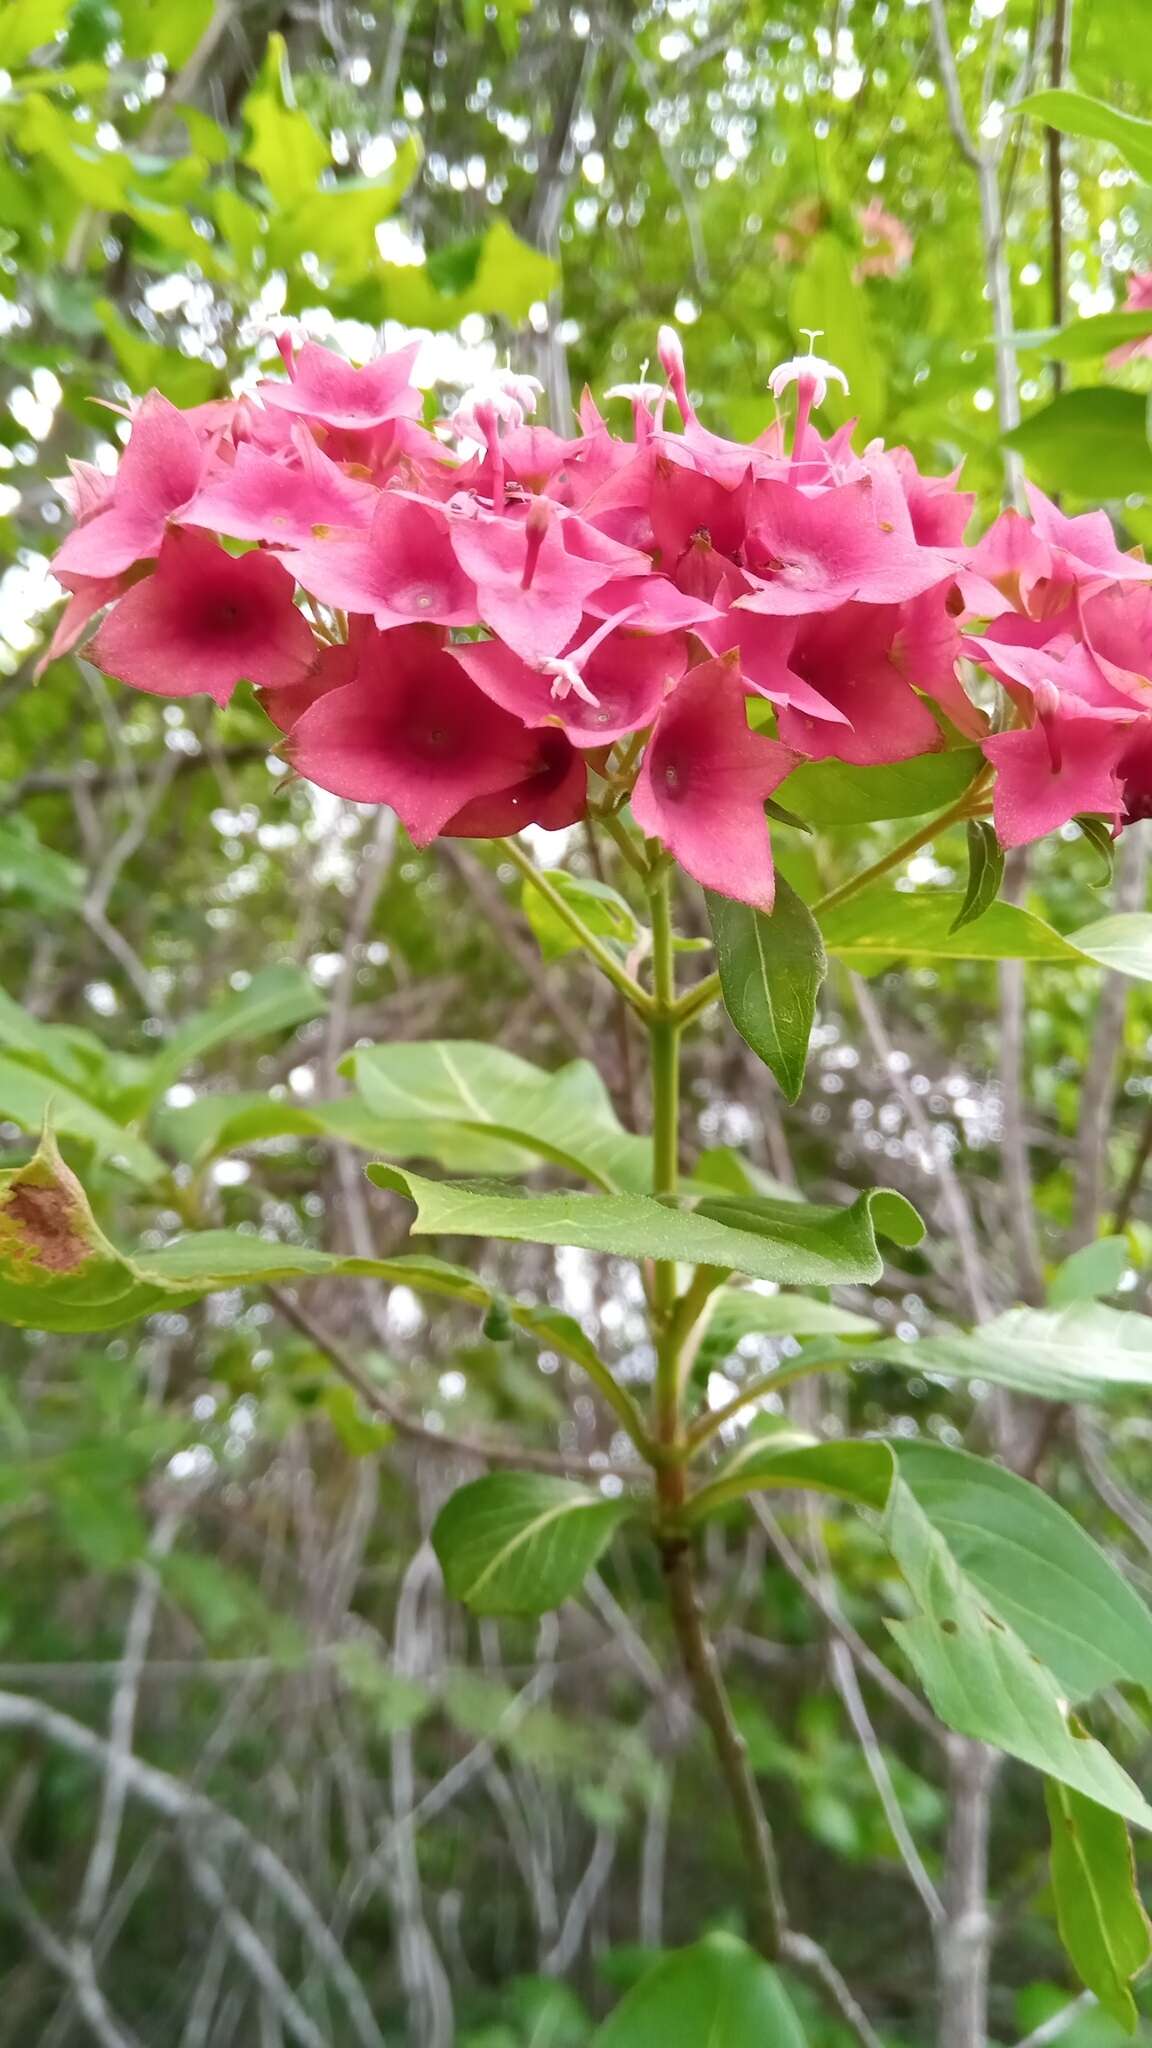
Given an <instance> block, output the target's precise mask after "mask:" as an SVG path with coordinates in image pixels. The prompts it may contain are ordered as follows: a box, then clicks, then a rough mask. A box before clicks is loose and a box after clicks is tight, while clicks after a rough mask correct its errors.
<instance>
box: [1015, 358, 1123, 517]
mask: <svg viewBox="0 0 1152 2048" xmlns="http://www.w3.org/2000/svg"><path fill="white" fill-rule="evenodd" d="M1146 415H1147V400H1146V399H1145V398H1144V397H1143V396H1142V395H1141V394H1140V393H1139V392H1136V391H1121V390H1120V389H1119V388H1118V387H1117V386H1115V385H1111V384H1100V385H1089V386H1086V387H1084V388H1082V389H1080V390H1077V391H1062V392H1061V393H1060V396H1059V397H1058V398H1054V399H1053V400H1052V401H1051V403H1050V404H1048V405H1045V406H1042V407H1041V408H1040V410H1039V412H1034V413H1030V414H1029V416H1028V418H1027V419H1026V420H1024V421H1023V422H1022V423H1021V425H1020V426H1018V427H1014V428H1013V429H1012V431H1011V433H1008V434H1005V435H1004V436H1003V440H1004V445H1005V446H1006V447H1008V448H1014V449H1015V450H1016V453H1017V454H1018V455H1019V456H1021V457H1022V459H1023V462H1024V466H1025V468H1026V469H1027V471H1028V473H1029V475H1030V476H1032V477H1033V478H1035V480H1036V482H1037V483H1039V484H1041V485H1042V486H1043V487H1044V489H1045V490H1048V491H1068V492H1070V493H1072V495H1073V496H1074V497H1076V498H1078V499H1081V500H1085V499H1087V500H1094V499H1098V498H1110V499H1115V498H1126V497H1128V495H1129V494H1130V493H1132V494H1136V495H1139V494H1142V493H1144V492H1147V491H1152V448H1149V445H1148V431H1147V420H1146Z"/></svg>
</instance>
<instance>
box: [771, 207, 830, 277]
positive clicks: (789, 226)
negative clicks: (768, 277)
mask: <svg viewBox="0 0 1152 2048" xmlns="http://www.w3.org/2000/svg"><path fill="white" fill-rule="evenodd" d="M827 225H828V209H827V207H826V206H825V204H824V201H823V200H822V199H817V198H815V197H812V198H808V199H801V200H800V201H799V202H798V204H797V205H795V206H794V207H793V208H792V211H791V213H790V214H788V215H787V216H786V218H785V220H784V224H783V226H782V227H781V228H779V229H778V230H777V232H776V233H775V234H774V235H773V237H772V248H773V250H774V252H775V254H776V255H777V256H778V257H779V258H780V261H781V262H782V263H802V262H803V260H804V252H805V250H806V249H807V247H808V244H809V242H811V241H814V240H815V238H816V236H817V235H818V234H820V232H821V231H822V229H824V228H826V227H827Z"/></svg>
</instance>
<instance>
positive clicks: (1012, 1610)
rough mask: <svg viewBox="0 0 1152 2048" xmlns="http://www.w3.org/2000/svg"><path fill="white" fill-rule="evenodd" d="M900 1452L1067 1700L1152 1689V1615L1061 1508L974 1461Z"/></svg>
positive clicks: (981, 1585)
mask: <svg viewBox="0 0 1152 2048" xmlns="http://www.w3.org/2000/svg"><path fill="white" fill-rule="evenodd" d="M893 1448H894V1450H895V1453H896V1458H897V1462H898V1464H899V1468H900V1476H901V1478H902V1479H903V1481H904V1483H905V1484H906V1485H907V1486H908V1487H909V1488H910V1490H911V1492H912V1493H913V1494H914V1496H915V1498H916V1500H917V1502H918V1504H919V1506H920V1508H921V1509H922V1511H923V1512H924V1514H925V1515H927V1517H928V1520H929V1521H930V1522H931V1524H932V1527H933V1528H934V1529H935V1530H936V1532H937V1534H938V1535H940V1536H942V1537H943V1538H944V1540H945V1542H946V1543H947V1545H948V1548H949V1550H950V1552H951V1554H952V1556H953V1558H954V1559H955V1561H956V1563H957V1564H958V1566H959V1567H960V1568H961V1570H962V1571H963V1572H964V1573H965V1574H966V1576H967V1577H968V1578H969V1579H970V1580H971V1582H972V1584H973V1586H974V1587H975V1589H976V1592H977V1593H978V1594H979V1595H980V1596H981V1597H982V1598H983V1599H986V1600H987V1601H989V1602H990V1604H991V1605H992V1606H993V1607H994V1609H995V1611H996V1613H997V1614H998V1615H999V1616H1000V1617H1001V1619H1002V1620H1004V1621H1006V1622H1008V1623H1009V1625H1010V1626H1011V1627H1012V1628H1014V1629H1015V1631H1016V1633H1017V1635H1018V1636H1020V1638H1021V1639H1022V1641H1023V1642H1024V1643H1026V1644H1027V1646H1028V1648H1029V1650H1031V1651H1032V1653H1033V1655H1034V1656H1037V1657H1039V1658H1040V1659H1041V1661H1042V1662H1043V1663H1044V1664H1046V1665H1047V1667H1048V1669H1049V1670H1050V1671H1051V1672H1053V1673H1054V1675H1055V1677H1056V1678H1057V1679H1058V1681H1059V1683H1060V1686H1061V1688H1062V1690H1063V1691H1064V1693H1065V1695H1066V1696H1067V1697H1068V1698H1069V1699H1073V1700H1079V1699H1087V1698H1088V1697H1089V1695H1090V1694H1092V1693H1094V1692H1098V1691H1099V1690H1100V1688H1101V1687H1102V1686H1106V1685H1114V1684H1115V1683H1116V1682H1117V1680H1120V1679H1127V1680H1131V1681H1132V1682H1133V1683H1135V1684H1137V1685H1144V1686H1152V1614H1150V1613H1149V1610H1148V1608H1147V1607H1146V1606H1145V1603H1144V1601H1143V1600H1142V1599H1141V1598H1140V1595H1139V1594H1138V1593H1137V1592H1136V1591H1135V1590H1134V1589H1133V1587H1132V1586H1131V1585H1130V1584H1129V1582H1128V1580H1127V1579H1126V1578H1124V1577H1123V1576H1122V1574H1121V1573H1120V1572H1119V1571H1118V1570H1117V1569H1116V1566H1115V1565H1114V1564H1113V1563H1112V1562H1111V1560H1110V1559H1109V1558H1108V1557H1107V1556H1106V1555H1105V1553H1104V1551H1103V1550H1101V1549H1100V1547H1099V1545H1098V1544H1096V1543H1094V1542H1093V1541H1092V1538H1091V1537H1090V1536H1089V1535H1088V1534H1087V1533H1086V1532H1085V1531H1084V1530H1083V1529H1082V1528H1081V1527H1080V1525H1079V1523H1078V1522H1077V1521H1075V1520H1074V1519H1073V1517H1072V1516H1071V1515H1070V1514H1068V1513H1067V1512H1066V1510H1065V1509H1064V1508H1062V1507H1061V1506H1060V1505H1059V1503H1058V1502H1057V1501H1054V1500H1053V1499H1052V1498H1051V1496H1050V1495H1048V1494H1046V1493H1044V1492H1042V1490H1041V1489H1040V1488H1039V1487H1038V1486H1032V1485H1030V1484H1029V1482H1028V1481H1027V1480H1026V1479H1021V1478H1019V1477H1018V1475H1017V1474H1016V1473H1014V1472H1008V1471H1005V1469H1004V1468H1003V1466H1000V1465H994V1464H993V1463H992V1462H991V1460H990V1459H987V1458H974V1457H972V1456H971V1454H970V1453H969V1452H967V1451H954V1450H949V1449H947V1448H946V1447H945V1446H944V1445H943V1444H929V1443H911V1442H907V1441H904V1440H901V1441H900V1442H898V1443H896V1444H895V1445H894V1446H893Z"/></svg>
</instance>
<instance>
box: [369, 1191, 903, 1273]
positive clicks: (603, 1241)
mask: <svg viewBox="0 0 1152 2048" xmlns="http://www.w3.org/2000/svg"><path fill="white" fill-rule="evenodd" d="M368 1175H369V1179H371V1180H374V1181H375V1182H376V1184H377V1186H378V1187H384V1188H393V1189H395V1190H396V1192H397V1193H399V1194H402V1195H407V1196H408V1197H409V1199H410V1201H413V1202H414V1203H415V1204H416V1223H415V1226H414V1227H415V1229H416V1230H417V1231H419V1232H421V1233H430V1234H432V1235H445V1236H449V1237H495V1238H507V1239H510V1240H512V1241H514V1242H516V1243H520V1244H557V1245H576V1246H578V1247H579V1248H580V1249H582V1250H584V1251H591V1252H610V1253H614V1254H615V1255H616V1256H617V1257H619V1258H625V1259H680V1260H683V1261H684V1262H685V1263H686V1264H688V1265H693V1266H719V1267H721V1268H723V1269H726V1270H728V1271H731V1272H740V1273H747V1274H748V1275H749V1277H750V1278H752V1279H754V1280H778V1281H781V1282H783V1283H786V1284H789V1285H795V1286H821V1287H823V1286H836V1285H839V1284H841V1283H843V1282H845V1281H849V1280H853V1281H854V1280H878V1279H879V1277H880V1274H881V1272H882V1271H883V1264H884V1262H883V1259H882V1258H881V1255H880V1252H879V1249H878V1247H877V1243H876V1234H877V1232H878V1231H879V1232H882V1233H883V1235H884V1236H886V1237H890V1238H892V1239H894V1241H895V1242H896V1243H897V1244H904V1245H908V1244H917V1243H918V1242H919V1240H920V1238H921V1237H922V1236H923V1225H922V1224H921V1222H920V1219H919V1217H918V1216H917V1214H916V1211H915V1210H914V1209H913V1208H912V1207H911V1205H910V1203H908V1202H906V1201H905V1200H904V1198H903V1196H902V1195H897V1194H894V1193H892V1191H891V1190H890V1189H887V1188H879V1189H873V1190H871V1191H870V1192H869V1193H867V1194H863V1195H858V1196H857V1198H856V1200H855V1201H854V1202H853V1203H852V1205H851V1207H850V1208H847V1209H833V1208H827V1207H823V1206H818V1205H816V1204H812V1203H808V1202H778V1201H770V1200H768V1199H767V1198H756V1197H749V1198H747V1199H746V1200H738V1199H733V1200H725V1199H723V1198H716V1199H711V1198H688V1199H684V1198H681V1199H680V1200H678V1201H672V1200H668V1201H657V1200H655V1199H654V1198H653V1197H651V1196H647V1195H584V1194H568V1193H565V1194H560V1195H534V1194H529V1193H526V1192H525V1191H523V1190H521V1189H515V1188H505V1187H501V1186H500V1185H499V1184H498V1183H497V1184H486V1183H484V1182H481V1181H436V1180H425V1179H424V1178H423V1176H422V1175H421V1174H417V1173H409V1172H407V1171H406V1170H404V1169H402V1168H400V1167H395V1166H370V1167H369V1168H368Z"/></svg>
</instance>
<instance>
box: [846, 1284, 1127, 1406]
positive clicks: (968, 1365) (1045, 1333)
mask: <svg viewBox="0 0 1152 2048" xmlns="http://www.w3.org/2000/svg"><path fill="white" fill-rule="evenodd" d="M868 1356H869V1359H870V1360H873V1361H876V1360H883V1362H884V1363H885V1364H887V1365H894V1366H897V1367H898V1368H899V1369H900V1371H901V1372H938V1373H944V1374H946V1375H947V1376H949V1377H950V1378H954V1379H964V1380H973V1379H980V1380H991V1381H992V1383H993V1384H994V1385H995V1386H998V1387H1011V1388H1012V1389H1013V1390H1014V1391H1015V1392H1016V1393H1019V1394H1035V1395H1037V1396H1039V1398H1040V1399H1041V1400H1043V1401H1099V1400H1103V1399H1105V1398H1106V1397H1107V1396H1108V1395H1109V1394H1112V1393H1116V1392H1120V1391H1123V1390H1124V1389H1134V1388H1141V1389H1143V1388H1148V1387H1152V1320H1150V1319H1149V1318H1148V1317H1147V1316H1138V1315H1133V1314H1131V1313H1130V1312H1126V1311H1125V1310H1123V1309H1116V1308H1108V1307H1106V1306H1105V1304H1104V1303H1103V1302H1098V1301H1077V1302H1073V1303H1071V1305H1070V1306H1069V1307H1068V1308H1010V1309H1008V1310H1006V1311H1005V1313H1004V1314H1003V1315H1000V1316H994V1317H993V1318H992V1321H991V1322H990V1323H982V1324H981V1326H980V1328H979V1329H978V1330H973V1331H972V1332H971V1334H970V1335H966V1334H965V1333H964V1332H963V1331H960V1330H955V1331H939V1332H936V1333H935V1334H934V1335H932V1336H931V1337H917V1338H914V1339H913V1340H912V1341H911V1342H909V1343H907V1344H905V1343H901V1342H899V1341H897V1340H886V1341H885V1342H884V1343H882V1344H876V1345H873V1346H872V1347H871V1348H870V1350H869V1353H868Z"/></svg>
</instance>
